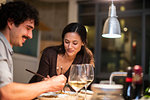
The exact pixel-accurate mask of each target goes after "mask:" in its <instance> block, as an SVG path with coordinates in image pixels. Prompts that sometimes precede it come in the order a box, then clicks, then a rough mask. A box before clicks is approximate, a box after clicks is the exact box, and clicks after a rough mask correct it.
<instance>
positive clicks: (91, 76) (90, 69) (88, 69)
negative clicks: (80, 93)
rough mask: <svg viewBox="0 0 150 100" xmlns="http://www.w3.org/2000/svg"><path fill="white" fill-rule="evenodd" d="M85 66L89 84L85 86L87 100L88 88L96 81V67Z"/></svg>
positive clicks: (91, 65)
mask: <svg viewBox="0 0 150 100" xmlns="http://www.w3.org/2000/svg"><path fill="white" fill-rule="evenodd" d="M84 66H85V68H86V82H87V84H86V85H85V100H86V99H87V98H86V92H87V87H88V86H89V85H90V84H91V83H92V81H93V80H94V66H93V64H84Z"/></svg>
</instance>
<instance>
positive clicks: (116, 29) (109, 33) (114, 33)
mask: <svg viewBox="0 0 150 100" xmlns="http://www.w3.org/2000/svg"><path fill="white" fill-rule="evenodd" d="M102 37H105V38H120V37H121V31H120V24H119V21H118V19H117V18H116V17H108V18H107V20H106V22H105V24H104V28H103V34H102Z"/></svg>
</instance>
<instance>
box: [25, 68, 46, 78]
mask: <svg viewBox="0 0 150 100" xmlns="http://www.w3.org/2000/svg"><path fill="white" fill-rule="evenodd" d="M25 70H26V71H28V72H30V73H32V74H35V75H37V76H39V77H41V78H46V77H45V76H43V75H41V74H38V73H35V72H33V71H31V70H29V69H25Z"/></svg>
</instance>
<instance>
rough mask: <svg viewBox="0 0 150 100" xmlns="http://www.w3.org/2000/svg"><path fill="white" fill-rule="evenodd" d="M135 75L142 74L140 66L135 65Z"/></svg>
mask: <svg viewBox="0 0 150 100" xmlns="http://www.w3.org/2000/svg"><path fill="white" fill-rule="evenodd" d="M133 71H134V73H139V74H140V73H142V67H141V66H140V65H135V66H134V68H133Z"/></svg>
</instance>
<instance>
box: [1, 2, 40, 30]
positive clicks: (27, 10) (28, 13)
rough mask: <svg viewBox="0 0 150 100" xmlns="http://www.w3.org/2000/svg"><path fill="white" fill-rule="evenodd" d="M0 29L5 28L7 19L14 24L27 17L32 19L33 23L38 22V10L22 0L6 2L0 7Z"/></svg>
mask: <svg viewBox="0 0 150 100" xmlns="http://www.w3.org/2000/svg"><path fill="white" fill-rule="evenodd" d="M0 19H1V21H0V30H3V29H5V27H6V25H7V21H8V20H12V21H13V22H14V23H15V25H16V26H19V25H20V24H21V23H23V22H24V21H26V20H27V19H33V20H34V25H35V26H37V25H38V24H39V18H38V11H37V10H36V9H35V8H34V7H32V6H31V5H29V4H27V3H25V2H23V1H15V2H8V3H6V4H4V5H3V4H2V5H1V7H0Z"/></svg>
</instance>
